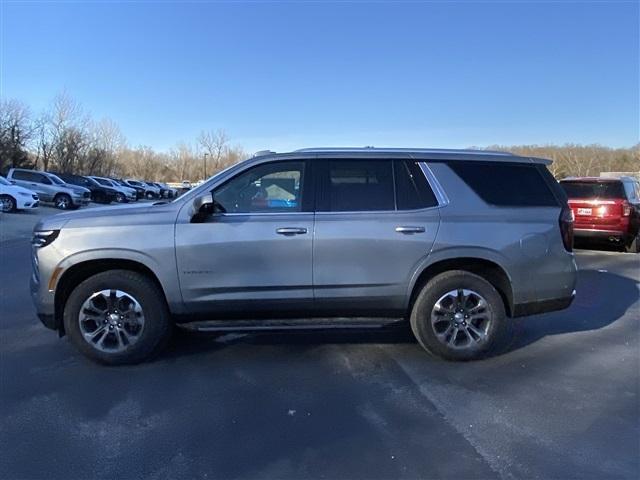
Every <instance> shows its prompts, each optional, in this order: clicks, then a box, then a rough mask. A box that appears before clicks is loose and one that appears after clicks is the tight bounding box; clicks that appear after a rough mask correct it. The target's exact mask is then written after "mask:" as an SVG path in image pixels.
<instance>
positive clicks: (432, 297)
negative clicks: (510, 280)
mask: <svg viewBox="0 0 640 480" xmlns="http://www.w3.org/2000/svg"><path fill="white" fill-rule="evenodd" d="M458 288H463V289H468V290H474V291H475V292H477V293H479V294H480V295H481V296H482V297H484V299H485V300H486V301H487V303H488V309H489V311H490V312H491V325H490V327H489V331H488V332H487V340H486V341H485V342H484V343H483V344H482V345H479V346H478V348H475V349H460V350H454V349H452V348H449V347H447V346H446V345H444V344H442V343H441V342H440V341H439V340H438V338H437V337H436V334H435V332H434V330H433V326H432V325H431V312H432V309H433V306H434V305H435V303H436V302H437V301H438V300H439V299H440V297H442V296H443V295H444V294H445V293H447V292H449V291H451V290H456V289H458ZM507 322H508V318H507V316H506V312H505V308H504V303H503V301H502V297H501V296H500V294H499V293H498V291H497V290H496V289H495V287H494V286H493V285H491V283H489V282H488V281H487V280H485V279H484V278H482V277H480V276H478V275H475V274H473V273H470V272H465V271H461V270H456V271H450V272H445V273H442V274H440V275H437V276H436V277H434V278H433V279H431V280H430V281H429V282H428V283H427V284H426V285H425V286H424V287H423V288H422V291H421V292H420V293H419V295H418V297H417V298H416V301H415V303H414V305H413V309H412V311H411V329H412V330H413V333H414V335H415V336H416V339H417V340H418V342H419V343H420V344H421V345H422V347H424V348H425V349H426V350H427V351H428V352H429V353H431V354H433V355H435V356H438V357H441V358H444V359H446V360H463V361H464V360H476V359H480V358H484V357H486V356H487V355H488V354H489V353H491V352H492V351H495V350H496V349H497V348H499V347H500V345H501V344H502V343H503V341H504V339H505V334H506V333H507Z"/></svg>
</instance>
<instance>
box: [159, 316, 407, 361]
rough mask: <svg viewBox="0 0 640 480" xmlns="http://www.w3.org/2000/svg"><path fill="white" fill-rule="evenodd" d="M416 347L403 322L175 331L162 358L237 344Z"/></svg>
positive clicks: (199, 352) (297, 346)
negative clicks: (354, 326) (372, 326)
mask: <svg viewBox="0 0 640 480" xmlns="http://www.w3.org/2000/svg"><path fill="white" fill-rule="evenodd" d="M402 343H416V340H415V338H414V336H413V334H412V332H411V328H410V327H409V324H408V323H406V322H402V323H400V324H398V325H394V326H391V327H383V328H379V329H344V330H340V329H332V330H306V331H305V330H296V331H282V330H281V331H273V332H251V333H245V332H232V333H230V332H224V333H192V332H188V331H185V330H181V329H176V331H175V335H174V337H173V339H172V342H171V344H170V345H169V348H168V349H167V350H166V351H165V353H164V354H163V355H162V357H161V358H164V359H166V358H177V357H182V356H190V355H197V354H205V353H208V352H212V351H215V350H218V349H221V348H225V347H229V346H231V345H234V344H245V345H263V346H277V345H287V346H290V347H291V348H308V347H314V346H318V345H331V344H335V345H339V344H344V345H346V344H353V345H356V344H402Z"/></svg>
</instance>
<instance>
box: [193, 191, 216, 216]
mask: <svg viewBox="0 0 640 480" xmlns="http://www.w3.org/2000/svg"><path fill="white" fill-rule="evenodd" d="M213 206H214V203H213V194H212V193H205V194H204V195H200V196H199V197H196V198H195V199H194V200H193V206H192V212H193V213H192V214H191V222H192V223H199V222H202V221H203V220H204V219H205V218H207V217H208V216H209V215H211V214H212V213H213V211H214V208H213Z"/></svg>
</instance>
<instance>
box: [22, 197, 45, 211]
mask: <svg viewBox="0 0 640 480" xmlns="http://www.w3.org/2000/svg"><path fill="white" fill-rule="evenodd" d="M39 206H40V201H39V200H38V199H36V200H34V199H32V198H25V199H16V208H17V209H18V210H26V209H31V208H38V207H39Z"/></svg>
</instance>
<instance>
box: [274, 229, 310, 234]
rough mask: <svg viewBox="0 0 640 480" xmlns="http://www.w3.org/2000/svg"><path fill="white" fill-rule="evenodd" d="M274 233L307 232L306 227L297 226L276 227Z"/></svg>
mask: <svg viewBox="0 0 640 480" xmlns="http://www.w3.org/2000/svg"><path fill="white" fill-rule="evenodd" d="M276 233H277V234H278V235H304V234H305V233H307V229H306V228H299V227H282V228H277V229H276Z"/></svg>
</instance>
